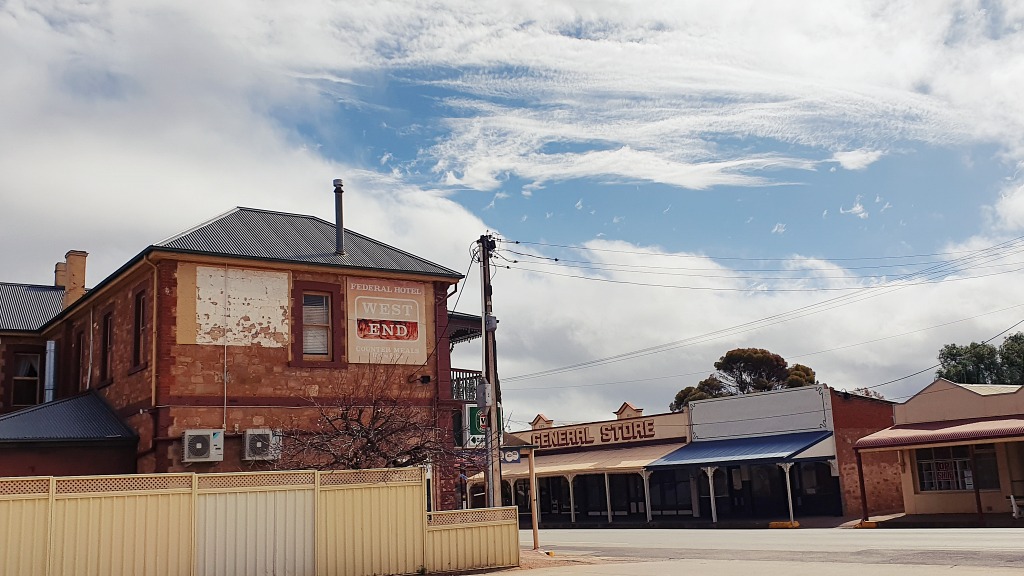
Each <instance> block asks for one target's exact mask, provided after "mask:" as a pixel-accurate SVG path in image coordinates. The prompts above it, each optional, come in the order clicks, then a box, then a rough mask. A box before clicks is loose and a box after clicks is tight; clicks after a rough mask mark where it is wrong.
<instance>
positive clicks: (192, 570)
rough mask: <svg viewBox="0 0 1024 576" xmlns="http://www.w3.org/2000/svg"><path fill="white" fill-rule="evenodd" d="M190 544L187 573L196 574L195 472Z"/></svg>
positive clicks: (194, 477) (197, 511)
mask: <svg viewBox="0 0 1024 576" xmlns="http://www.w3.org/2000/svg"><path fill="white" fill-rule="evenodd" d="M191 509H192V515H191V521H192V534H191V539H192V545H191V549H190V550H189V560H190V562H189V566H190V568H189V574H191V575H192V576H196V564H197V563H198V562H199V553H198V550H196V525H197V524H198V519H197V517H198V516H199V477H198V475H196V473H195V472H193V473H192V506H191Z"/></svg>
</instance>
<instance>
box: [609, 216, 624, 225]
mask: <svg viewBox="0 0 1024 576" xmlns="http://www.w3.org/2000/svg"><path fill="white" fill-rule="evenodd" d="M625 219H626V218H625V217H623V216H615V217H614V218H612V224H620V223H621V222H622V221H623V220H625Z"/></svg>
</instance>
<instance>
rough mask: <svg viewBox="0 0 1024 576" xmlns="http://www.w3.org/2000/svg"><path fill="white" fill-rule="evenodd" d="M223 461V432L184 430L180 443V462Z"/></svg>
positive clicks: (215, 430) (214, 430)
mask: <svg viewBox="0 0 1024 576" xmlns="http://www.w3.org/2000/svg"><path fill="white" fill-rule="evenodd" d="M221 460H224V431H223V430H217V429H198V430H185V437H184V438H183V439H182V442H181V461H182V462H220V461H221Z"/></svg>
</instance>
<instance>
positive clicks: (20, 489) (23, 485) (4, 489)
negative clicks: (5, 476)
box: [0, 478, 50, 496]
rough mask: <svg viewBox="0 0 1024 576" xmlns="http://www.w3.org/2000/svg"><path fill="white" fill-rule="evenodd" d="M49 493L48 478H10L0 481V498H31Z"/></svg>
mask: <svg viewBox="0 0 1024 576" xmlns="http://www.w3.org/2000/svg"><path fill="white" fill-rule="evenodd" d="M49 493H50V479H49V478H24V479H22V478H11V479H9V480H0V496H31V495H33V494H41V495H43V496H47V495H49Z"/></svg>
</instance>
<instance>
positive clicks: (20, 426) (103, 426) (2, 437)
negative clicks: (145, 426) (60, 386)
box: [0, 393, 135, 442]
mask: <svg viewBox="0 0 1024 576" xmlns="http://www.w3.org/2000/svg"><path fill="white" fill-rule="evenodd" d="M133 438H135V433H134V432H132V430H131V429H130V428H128V427H127V426H126V425H125V424H124V422H122V421H121V419H120V418H118V416H117V414H115V413H114V411H113V410H111V409H110V406H108V405H107V403H106V402H105V401H104V400H103V399H102V398H100V397H99V395H97V394H95V393H86V394H81V395H79V396H74V397H71V398H65V399H64V400H57V401H55V402H47V403H46V404H40V405H38V406H33V407H31V408H25V409H24V410H19V411H17V412H12V413H10V414H5V415H3V416H0V442H55V441H63V442H67V441H97V440H130V439H133Z"/></svg>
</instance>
